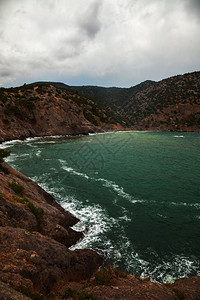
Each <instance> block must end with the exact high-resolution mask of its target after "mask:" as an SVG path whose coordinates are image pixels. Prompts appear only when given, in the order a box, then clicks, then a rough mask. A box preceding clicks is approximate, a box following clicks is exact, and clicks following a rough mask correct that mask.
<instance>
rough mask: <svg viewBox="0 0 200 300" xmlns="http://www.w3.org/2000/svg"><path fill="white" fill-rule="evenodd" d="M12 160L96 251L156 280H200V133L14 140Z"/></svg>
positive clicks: (80, 246)
mask: <svg viewBox="0 0 200 300" xmlns="http://www.w3.org/2000/svg"><path fill="white" fill-rule="evenodd" d="M0 147H1V148H5V149H7V150H10V151H11V155H10V157H8V158H7V161H8V162H9V163H10V164H11V165H12V166H13V167H15V168H16V169H17V170H19V171H21V172H22V173H24V174H26V175H27V176H29V177H30V178H31V179H33V180H34V181H35V182H37V183H38V184H39V185H40V186H41V187H42V188H43V189H45V190H46V191H47V192H49V193H50V194H51V195H53V196H54V197H55V199H56V201H57V202H58V203H59V204H60V205H61V206H63V207H64V208H65V209H66V210H68V211H70V212H71V213H73V214H74V215H75V216H77V217H78V218H79V219H80V222H79V223H77V224H76V225H75V226H74V227H73V228H74V229H76V230H78V231H84V233H85V237H84V238H83V239H82V240H81V241H79V242H78V243H77V244H76V245H74V246H72V247H71V249H72V250H73V249H83V248H90V249H93V250H96V251H98V252H99V253H100V254H101V255H103V257H104V261H105V264H110V265H112V266H113V267H116V268H118V269H120V270H122V271H125V272H127V273H132V274H134V275H136V276H138V277H141V278H150V279H151V280H152V281H157V282H161V283H163V282H173V281H174V280H176V279H177V278H183V277H189V276H193V275H200V133H180V132H177V133H176V132H149V131H146V132H145V131H144V132H134V131H132V132H110V133H103V134H90V135H88V136H85V135H84V136H81V135H80V136H65V137H48V138H42V139H41V138H34V139H31V138H29V139H27V140H25V141H20V140H15V141H9V142H5V143H3V144H1V145H0Z"/></svg>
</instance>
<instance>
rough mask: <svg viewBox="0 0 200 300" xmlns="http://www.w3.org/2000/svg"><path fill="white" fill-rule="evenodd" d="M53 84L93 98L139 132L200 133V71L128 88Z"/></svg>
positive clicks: (147, 81)
mask: <svg viewBox="0 0 200 300" xmlns="http://www.w3.org/2000/svg"><path fill="white" fill-rule="evenodd" d="M43 83H44V82H43ZM44 84H48V83H44ZM51 84H58V85H62V87H63V88H67V89H68V90H70V91H73V92H76V93H77V94H79V95H81V96H84V97H87V98H89V99H91V100H92V101H94V102H95V103H96V104H97V105H98V106H100V107H102V108H104V109H107V110H109V111H112V112H113V113H114V114H116V115H117V116H118V118H121V119H122V120H123V121H125V122H126V124H127V126H129V127H133V128H134V129H136V130H161V131H199V127H200V72H199V71H195V72H192V73H185V74H183V75H175V76H172V77H168V78H166V79H162V80H160V81H157V82H156V81H151V80H146V81H144V82H141V83H140V84H137V85H135V86H132V87H129V88H118V87H100V86H91V85H87V86H69V85H65V84H62V83H53V82H51Z"/></svg>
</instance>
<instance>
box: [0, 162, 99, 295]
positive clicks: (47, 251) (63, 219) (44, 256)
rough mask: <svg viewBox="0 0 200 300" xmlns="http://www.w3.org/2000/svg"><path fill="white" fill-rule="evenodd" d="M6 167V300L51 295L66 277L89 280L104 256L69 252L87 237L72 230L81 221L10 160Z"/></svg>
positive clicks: (1, 267) (1, 200)
mask: <svg viewBox="0 0 200 300" xmlns="http://www.w3.org/2000/svg"><path fill="white" fill-rule="evenodd" d="M2 166H3V168H4V169H3V170H4V171H0V207H1V210H0V286H1V289H0V299H15V298H12V297H10V298H6V297H5V296H6V295H7V293H12V294H13V295H15V294H16V293H17V292H16V293H15V291H19V292H20V291H21V292H24V291H29V294H30V295H31V294H37V293H39V294H42V295H47V294H49V293H50V292H51V291H52V289H53V288H54V286H55V285H56V284H57V283H58V281H60V280H61V279H62V280H63V279H64V280H66V281H68V280H82V279H87V278H89V277H90V276H91V275H92V274H93V273H94V271H96V270H97V268H98V267H99V266H100V264H101V263H102V258H101V257H100V256H99V255H98V254H97V253H96V252H94V251H92V250H88V249H87V250H75V251H70V250H69V247H70V246H71V245H74V244H75V243H76V242H77V241H78V240H79V239H81V238H83V233H82V232H76V231H74V230H73V229H72V228H71V226H73V225H74V224H76V223H77V222H78V221H79V220H78V219H77V218H76V217H75V216H73V215H71V214H70V213H69V212H67V211H65V210H64V209H63V208H62V207H61V206H59V205H58V204H57V202H56V201H55V200H54V198H53V197H52V196H50V195H49V194H48V193H46V192H45V191H44V190H43V189H42V188H40V187H39V186H38V185H37V184H36V183H34V182H33V181H32V180H30V179H29V178H27V177H26V176H24V175H23V174H21V173H20V172H18V171H16V170H15V169H13V168H11V167H10V166H9V165H8V164H7V163H5V162H3V163H2ZM5 170H6V171H5ZM5 173H6V174H5ZM6 290H8V292H6ZM9 291H10V292H9ZM4 297H5V298H4ZM16 299H18V298H16ZM19 299H20V298H19Z"/></svg>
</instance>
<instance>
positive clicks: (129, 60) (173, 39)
mask: <svg viewBox="0 0 200 300" xmlns="http://www.w3.org/2000/svg"><path fill="white" fill-rule="evenodd" d="M198 70H200V0H0V86H5V87H9V86H18V85H21V84H23V83H25V82H26V83H30V82H34V81H38V80H48V81H62V82H64V83H66V84H71V85H89V84H92V85H101V86H121V87H129V86H133V85H135V84H138V83H140V82H142V81H144V80H146V79H151V80H160V79H163V78H166V77H169V76H172V75H176V74H183V73H186V72H192V71H198Z"/></svg>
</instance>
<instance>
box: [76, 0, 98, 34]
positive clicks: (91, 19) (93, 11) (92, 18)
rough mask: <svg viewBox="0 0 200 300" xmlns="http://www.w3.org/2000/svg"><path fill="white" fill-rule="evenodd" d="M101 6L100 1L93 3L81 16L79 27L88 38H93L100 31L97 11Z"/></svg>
mask: <svg viewBox="0 0 200 300" xmlns="http://www.w3.org/2000/svg"><path fill="white" fill-rule="evenodd" d="M101 5H102V1H101V0H97V1H95V2H94V3H92V4H91V5H90V7H89V8H88V10H87V11H86V13H85V14H84V15H83V16H82V20H81V22H80V27H81V29H82V30H83V31H85V32H86V34H87V35H88V36H89V37H90V38H94V37H95V35H96V34H97V33H98V31H99V30H100V29H101V22H100V20H99V10H100V7H101Z"/></svg>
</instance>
